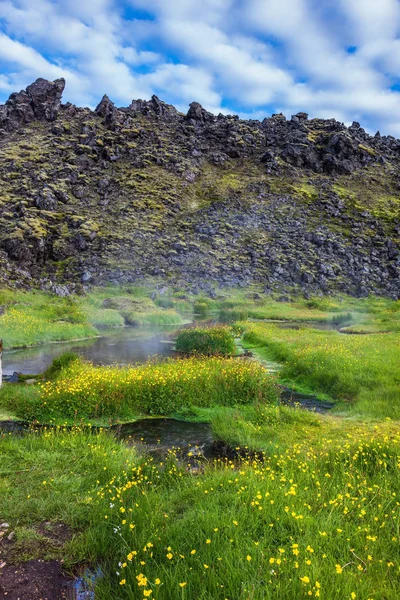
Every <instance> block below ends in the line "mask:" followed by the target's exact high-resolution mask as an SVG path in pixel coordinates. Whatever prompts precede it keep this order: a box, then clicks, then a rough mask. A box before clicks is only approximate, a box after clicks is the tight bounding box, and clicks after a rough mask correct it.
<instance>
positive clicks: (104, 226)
mask: <svg viewBox="0 0 400 600" xmlns="http://www.w3.org/2000/svg"><path fill="white" fill-rule="evenodd" d="M64 86H65V81H64V80H63V79H58V80H56V81H54V82H48V81H46V80H44V79H38V80H37V81H36V82H35V83H33V84H32V85H30V86H28V87H27V89H26V90H24V91H21V92H19V93H14V94H11V96H10V98H9V100H7V102H6V103H5V104H4V105H3V106H0V185H1V192H0V260H1V265H2V266H1V270H0V282H1V283H2V284H3V285H4V284H8V285H19V286H31V287H32V286H35V285H40V286H42V287H46V286H47V287H49V286H54V285H56V286H59V285H62V284H68V285H69V289H72V288H73V285H82V284H83V285H87V284H99V283H107V282H111V283H128V282H135V281H141V280H143V279H146V278H148V277H152V278H158V279H160V280H161V279H162V280H163V281H168V282H170V283H171V284H174V285H177V286H180V287H182V288H186V289H192V290H199V289H203V290H205V291H210V290H211V289H213V288H214V287H215V286H216V285H217V286H218V285H219V286H244V285H248V284H251V283H258V284H262V286H263V287H264V289H265V290H266V291H274V290H275V291H278V290H292V289H295V290H297V291H300V292H303V293H305V294H312V293H321V292H322V293H330V292H335V291H341V292H348V293H351V294H357V295H366V294H368V293H371V292H372V293H378V294H382V295H387V296H392V297H399V296H400V193H399V186H400V171H399V167H400V141H399V140H397V139H395V138H394V137H391V136H381V135H380V134H379V132H378V133H377V134H376V135H375V136H370V135H368V134H367V133H366V132H365V131H364V129H363V128H362V127H361V126H360V125H359V124H358V123H353V124H352V125H351V126H350V127H346V126H345V125H343V124H342V123H340V122H338V121H336V120H334V119H329V120H323V119H311V120H309V119H308V116H307V114H306V113H298V114H297V115H294V116H293V117H292V118H291V119H290V120H288V119H286V118H285V117H284V116H283V115H281V114H277V115H273V116H272V117H269V118H266V119H264V120H263V121H262V122H260V121H255V120H250V121H244V120H241V119H239V118H238V117H237V116H231V115H221V114H220V115H218V116H216V115H213V114H211V113H209V112H207V111H206V110H205V109H204V108H203V107H202V106H201V105H200V104H198V103H196V102H193V103H192V104H191V105H190V107H189V110H188V112H187V114H186V115H185V114H182V113H180V112H178V111H177V110H176V109H175V108H174V107H173V106H170V105H168V104H166V103H165V102H163V101H161V100H160V99H159V98H157V97H156V96H153V97H152V98H151V100H149V101H144V100H134V101H132V103H131V104H130V105H129V106H128V107H126V108H118V107H116V106H115V105H114V104H113V102H111V100H110V99H109V98H108V97H107V96H104V97H103V99H102V100H101V102H100V103H99V105H98V106H97V108H96V109H95V111H92V110H90V109H88V108H79V107H76V106H74V105H72V104H70V103H67V104H62V103H61V97H62V93H63V90H64ZM71 284H73V285H71Z"/></svg>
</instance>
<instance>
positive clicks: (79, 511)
mask: <svg viewBox="0 0 400 600" xmlns="http://www.w3.org/2000/svg"><path fill="white" fill-rule="evenodd" d="M0 449H1V457H2V459H1V466H0V515H1V520H2V522H3V521H7V522H8V523H10V525H11V528H12V530H13V531H15V532H16V545H15V547H14V546H13V547H12V549H11V557H10V558H9V559H7V560H8V562H11V561H12V562H14V563H15V562H20V561H24V560H29V559H31V558H42V559H43V558H45V559H50V558H57V559H62V560H64V561H65V564H66V566H67V567H68V568H70V567H72V565H73V564H76V563H77V562H88V563H92V564H96V561H97V560H100V559H101V558H103V557H104V555H105V554H106V553H107V546H108V542H107V536H108V534H109V526H108V524H107V521H106V520H105V519H104V508H103V507H101V506H100V505H99V503H97V502H96V498H97V493H98V491H99V490H100V489H101V488H102V486H103V485H106V484H107V482H108V481H109V479H110V478H111V477H113V476H119V475H120V474H121V472H123V470H124V469H126V468H127V466H128V465H129V463H134V464H136V463H137V457H136V454H135V452H134V450H132V449H128V448H127V447H126V446H124V445H122V444H118V443H117V442H116V441H115V440H114V439H113V437H112V436H110V435H108V434H107V433H105V432H104V433H97V434H92V433H91V432H90V431H84V430H81V429H79V428H76V429H74V430H72V431H71V430H63V429H62V428H60V429H55V430H49V431H46V432H44V433H39V432H36V433H30V434H28V435H26V436H24V437H19V436H15V435H9V434H3V435H2V434H1V433H0ZM44 522H50V525H52V524H53V525H56V524H58V523H63V524H65V525H67V526H68V527H69V528H70V533H71V536H70V537H71V539H70V540H69V541H67V542H66V544H64V545H63V544H54V539H53V540H49V539H47V538H46V536H45V535H44V533H43V527H41V526H42V525H43V523H44ZM50 529H51V527H50Z"/></svg>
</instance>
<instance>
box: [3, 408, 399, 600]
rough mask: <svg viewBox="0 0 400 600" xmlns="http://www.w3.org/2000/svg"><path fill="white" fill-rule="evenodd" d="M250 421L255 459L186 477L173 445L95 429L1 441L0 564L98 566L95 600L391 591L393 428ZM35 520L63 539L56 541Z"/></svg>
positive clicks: (297, 419) (313, 420)
mask: <svg viewBox="0 0 400 600" xmlns="http://www.w3.org/2000/svg"><path fill="white" fill-rule="evenodd" d="M227 410H231V409H227ZM243 410H244V411H246V410H248V411H249V410H250V409H246V408H243ZM292 413H293V414H292ZM248 416H250V413H249V414H248ZM252 418H255V422H257V423H258V424H259V426H260V427H261V430H263V432H264V433H263V434H264V444H265V451H264V455H263V458H262V460H260V459H258V458H255V457H254V456H252V457H249V458H244V459H243V460H242V461H239V462H237V463H233V462H231V461H225V460H220V461H218V462H217V463H216V464H215V465H210V466H206V467H205V471H204V472H203V473H202V474H200V475H197V476H196V475H192V474H191V473H190V471H188V470H187V469H186V468H185V465H179V464H178V463H177V462H176V461H175V458H174V455H173V453H172V454H171V455H170V458H168V459H167V460H166V461H165V462H162V463H161V464H155V463H154V462H153V461H152V459H148V458H139V457H137V455H136V454H135V452H134V451H133V450H132V449H130V448H128V447H125V446H124V444H123V443H117V442H116V441H115V440H114V439H113V438H112V437H111V436H110V435H107V434H106V433H104V432H100V433H90V432H88V431H84V430H82V429H79V428H77V429H75V430H72V431H65V430H62V429H61V428H60V429H55V430H48V431H44V432H43V433H34V434H29V435H26V436H25V437H23V438H18V437H15V436H10V435H4V436H2V437H0V447H1V452H2V465H1V469H0V514H1V516H2V519H4V520H7V522H9V523H10V525H11V528H12V529H13V530H14V531H15V532H16V545H15V547H14V548H13V550H12V554H11V558H12V560H13V561H14V562H18V561H20V560H28V559H30V558H33V557H36V558H41V559H43V558H45V559H49V558H57V559H61V558H62V559H63V560H64V561H65V565H66V567H67V568H73V567H74V565H77V564H78V563H84V564H85V565H87V564H91V565H93V566H97V565H100V566H101V568H102V571H103V574H104V576H103V578H102V579H100V580H99V581H98V583H97V586H96V598H97V599H98V600H108V599H109V598H115V599H120V600H124V599H133V598H138V597H139V598H142V597H143V598H144V597H146V596H145V594H144V591H146V592H147V593H149V591H152V594H150V595H149V596H147V597H154V598H158V599H159V600H169V599H172V598H182V597H183V598H186V600H198V599H199V598H201V599H204V600H219V599H221V600H223V599H224V598H232V599H235V600H236V599H243V600H245V599H247V598H252V599H254V600H266V599H271V600H272V599H273V598H277V597H279V598H283V599H286V600H292V599H293V598H302V597H307V596H309V592H312V596H313V597H321V598H329V600H342V599H343V598H346V599H347V598H349V599H352V598H354V597H356V598H374V599H379V600H395V599H397V598H398V596H399V593H400V583H399V582H400V580H399V577H398V573H399V566H400V552H399V548H400V545H399V542H400V538H399V524H398V518H399V513H398V499H397V494H398V490H399V485H400V480H399V473H400V471H399V465H400V463H399V452H400V437H399V432H398V429H397V428H396V427H394V426H392V425H391V424H390V423H388V424H382V425H381V426H370V427H367V426H364V425H360V424H358V423H353V424H351V423H347V425H346V426H345V428H343V427H342V426H341V425H339V422H338V420H337V419H336V420H334V419H331V418H324V417H317V416H315V415H307V416H304V417H303V416H301V414H300V412H299V411H296V410H294V411H293V409H289V408H288V409H283V410H282V411H276V409H268V411H267V413H265V412H264V414H262V412H261V413H260V411H259V409H258V408H257V409H255V412H254V413H253V417H252ZM318 420H320V421H321V425H320V426H318V424H317V421H318ZM271 428H274V429H275V430H276V432H278V436H275V439H273V440H271V439H269V434H270V431H271ZM290 428H292V431H293V430H297V431H300V430H301V431H302V433H303V440H301V441H298V440H297V439H293V438H292V440H290ZM279 433H280V434H281V437H282V439H281V440H279V439H278V438H279ZM321 434H322V435H321ZM259 435H261V434H259ZM44 522H47V523H50V525H49V526H48V527H49V529H51V527H52V526H53V525H54V526H56V524H59V523H63V524H65V525H67V526H68V527H69V528H70V531H71V539H70V540H69V541H67V542H66V543H64V544H55V543H54V540H51V539H50V540H49V539H48V537H46V533H45V532H44V531H43V523H44ZM183 584H185V585H183ZM352 594H353V596H352ZM354 594H355V596H354Z"/></svg>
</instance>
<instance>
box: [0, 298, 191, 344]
mask: <svg viewBox="0 0 400 600" xmlns="http://www.w3.org/2000/svg"><path fill="white" fill-rule="evenodd" d="M151 295H152V292H151V291H149V290H147V289H145V288H140V287H137V288H135V287H129V288H113V287H110V288H98V289H93V290H92V291H91V293H90V294H87V295H83V296H79V295H76V294H74V295H71V296H67V297H65V298H61V297H59V296H56V295H55V294H52V293H49V292H42V291H30V292H27V291H15V290H0V307H2V309H3V311H4V314H1V312H0V339H2V340H3V343H4V348H5V349H8V350H9V349H11V348H22V347H29V346H35V345H37V344H44V343H48V342H56V341H68V340H78V339H83V338H93V337H96V336H98V335H99V334H100V333H103V331H102V330H103V329H104V328H112V327H123V326H125V325H128V326H147V325H155V326H156V325H178V324H180V323H182V316H181V312H183V311H185V310H187V308H188V307H187V305H186V303H185V302H179V301H177V302H176V308H177V309H179V313H178V312H177V310H175V309H174V308H172V307H171V305H170V304H169V303H165V302H164V303H163V302H162V301H158V302H157V298H155V300H154V301H153V300H152V299H151ZM165 304H167V305H166V306H165Z"/></svg>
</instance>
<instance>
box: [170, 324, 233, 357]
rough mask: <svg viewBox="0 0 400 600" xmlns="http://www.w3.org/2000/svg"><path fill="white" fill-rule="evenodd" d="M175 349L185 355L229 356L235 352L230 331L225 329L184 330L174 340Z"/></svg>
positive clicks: (198, 328) (197, 328)
mask: <svg viewBox="0 0 400 600" xmlns="http://www.w3.org/2000/svg"><path fill="white" fill-rule="evenodd" d="M176 349H177V350H178V351H179V352H184V353H185V354H199V355H204V356H231V355H232V354H234V352H235V350H236V346H235V341H234V339H233V335H232V333H231V331H229V330H228V329H227V328H226V327H210V328H208V329H202V328H200V327H196V328H195V329H184V330H183V331H181V332H180V333H179V335H178V337H177V339H176Z"/></svg>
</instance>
